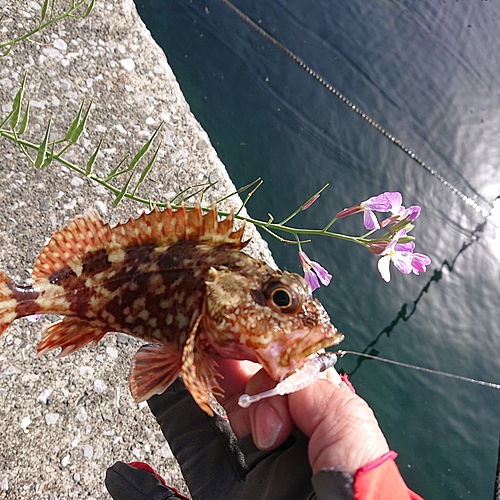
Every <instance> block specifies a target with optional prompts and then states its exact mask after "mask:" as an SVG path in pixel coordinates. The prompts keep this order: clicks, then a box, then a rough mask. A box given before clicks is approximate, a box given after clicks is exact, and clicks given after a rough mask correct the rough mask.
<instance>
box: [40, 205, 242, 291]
mask: <svg viewBox="0 0 500 500" xmlns="http://www.w3.org/2000/svg"><path fill="white" fill-rule="evenodd" d="M233 223H234V213H233V211H231V213H230V214H229V215H228V216H227V217H226V218H225V219H224V220H222V221H218V220H217V210H216V207H215V205H213V206H212V207H211V209H210V210H209V211H208V212H207V213H206V214H205V215H203V213H202V209H201V206H200V204H199V203H198V204H197V205H196V206H195V207H193V208H192V209H190V210H188V209H186V207H185V206H184V204H182V205H181V207H180V208H179V210H175V211H174V210H172V208H171V207H170V205H169V206H167V208H165V210H161V211H160V210H158V208H156V207H154V209H153V210H152V211H151V212H150V213H146V212H144V213H143V214H142V215H141V216H140V217H139V218H137V219H133V218H130V219H129V220H128V221H127V222H125V223H120V224H118V225H117V226H115V227H113V228H111V226H109V225H108V224H105V223H104V222H103V221H102V219H101V217H100V216H99V214H98V213H97V212H95V211H92V212H88V213H86V214H83V215H77V216H76V217H75V218H74V219H73V220H71V221H69V222H68V224H67V225H66V226H65V227H64V228H63V229H61V230H59V231H56V232H55V233H54V234H53V235H52V238H51V239H50V240H49V242H48V243H47V245H45V247H44V248H43V249H42V251H41V252H40V255H39V256H38V258H37V260H36V262H35V266H34V268H33V274H32V276H33V279H34V280H35V282H37V281H40V280H44V279H47V278H49V277H50V276H51V275H52V274H53V273H54V272H57V271H60V270H62V269H64V268H65V267H66V266H68V267H70V268H71V269H73V270H75V269H78V267H79V266H81V265H82V257H83V256H84V255H86V254H88V253H92V252H96V251H99V250H106V251H107V252H108V254H111V253H112V252H115V251H121V250H125V249H126V248H131V247H137V246H141V245H158V246H169V245H173V244H174V243H177V242H179V241H199V242H200V243H205V244H212V245H222V244H225V243H228V244H231V245H233V246H234V247H235V248H238V249H242V248H243V247H245V245H246V244H247V242H244V241H242V238H243V231H244V224H242V226H241V227H240V228H239V229H238V230H236V231H233Z"/></svg>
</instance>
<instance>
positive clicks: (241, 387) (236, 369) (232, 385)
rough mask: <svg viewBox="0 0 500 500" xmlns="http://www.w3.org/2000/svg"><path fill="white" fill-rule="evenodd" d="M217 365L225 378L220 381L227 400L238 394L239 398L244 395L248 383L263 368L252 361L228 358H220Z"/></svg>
mask: <svg viewBox="0 0 500 500" xmlns="http://www.w3.org/2000/svg"><path fill="white" fill-rule="evenodd" d="M217 365H218V366H217V369H218V370H219V372H220V374H221V375H222V377H223V378H222V379H219V383H220V385H221V387H222V388H223V389H224V395H225V396H226V397H227V398H231V397H232V396H234V395H236V394H237V395H238V397H239V396H240V395H241V394H243V392H244V391H245V387H246V385H247V383H248V381H249V380H250V379H251V378H252V376H253V375H254V374H255V373H257V372H258V371H259V370H260V368H261V366H260V365H259V364H258V363H253V362H252V361H247V360H238V359H227V358H218V359H217Z"/></svg>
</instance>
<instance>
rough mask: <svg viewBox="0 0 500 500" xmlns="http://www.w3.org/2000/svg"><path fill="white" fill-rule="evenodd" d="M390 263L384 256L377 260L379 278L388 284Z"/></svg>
mask: <svg viewBox="0 0 500 500" xmlns="http://www.w3.org/2000/svg"><path fill="white" fill-rule="evenodd" d="M390 263H391V258H390V257H389V255H384V256H383V257H381V258H380V259H379V260H378V264H377V267H378V272H379V273H380V276H382V279H383V280H384V281H386V282H387V283H389V281H391V271H390V269H389V264H390Z"/></svg>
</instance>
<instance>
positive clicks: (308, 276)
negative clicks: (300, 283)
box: [304, 268, 319, 292]
mask: <svg viewBox="0 0 500 500" xmlns="http://www.w3.org/2000/svg"><path fill="white" fill-rule="evenodd" d="M304 279H305V280H306V283H307V284H308V285H309V288H310V289H311V292H314V290H316V288H319V281H318V277H317V276H316V275H315V274H314V272H313V270H312V269H311V268H308V269H304Z"/></svg>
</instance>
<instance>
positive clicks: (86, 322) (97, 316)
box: [0, 203, 344, 415]
mask: <svg viewBox="0 0 500 500" xmlns="http://www.w3.org/2000/svg"><path fill="white" fill-rule="evenodd" d="M204 210H205V213H204ZM204 210H202V208H201V206H200V204H199V203H198V204H197V205H195V206H194V207H186V206H185V205H184V204H182V206H181V207H180V208H179V209H177V210H173V209H172V208H171V207H170V206H167V207H166V208H165V209H164V210H160V209H158V208H156V207H155V208H154V209H153V210H152V211H150V212H143V214H142V215H141V216H140V217H138V218H136V219H134V218H132V217H131V218H130V219H129V220H128V221H127V222H124V223H119V224H118V225H116V226H114V227H112V226H111V225H109V224H108V223H105V222H103V220H102V219H101V217H100V216H99V214H98V213H97V212H96V211H91V212H88V213H85V214H83V215H77V216H76V217H75V218H74V219H72V220H70V221H69V222H68V223H67V225H66V226H65V227H63V228H62V229H60V230H58V231H56V232H55V233H54V234H53V235H52V237H51V238H50V240H49V241H48V243H47V244H46V245H45V246H44V247H43V248H42V250H41V252H40V254H39V255H38V257H37V259H36V261H35V264H34V267H33V271H32V275H31V283H30V284H24V285H18V284H16V283H15V282H14V281H13V280H11V279H10V278H9V277H8V276H7V275H5V274H4V273H2V272H0V335H1V334H2V333H3V332H4V331H5V330H6V329H7V328H8V326H9V325H10V324H11V323H12V322H13V321H15V320H16V319H18V318H21V317H26V316H33V315H44V314H56V315H60V316H62V319H61V320H60V321H58V322H56V323H53V324H51V325H50V326H48V327H47V328H46V329H45V330H44V332H43V333H42V338H41V340H40V342H39V344H38V346H37V356H41V355H43V354H45V353H47V352H49V351H51V350H53V349H56V348H60V349H61V350H60V352H59V356H65V355H68V354H70V353H72V352H74V351H76V350H78V349H80V348H82V347H83V346H85V345H87V344H93V345H96V344H97V343H98V342H99V341H100V340H101V339H102V337H104V335H106V334H107V333H110V332H121V333H125V334H128V335H131V336H133V337H135V338H138V339H141V340H142V341H144V342H146V343H145V344H144V345H143V346H142V347H141V348H140V349H139V350H138V351H137V353H136V354H135V356H134V357H133V359H132V362H131V373H130V377H129V387H130V391H131V394H132V396H133V398H134V400H135V401H136V402H141V401H145V400H147V399H149V398H150V397H151V396H153V395H155V394H162V393H163V392H164V391H165V390H166V389H167V388H168V387H169V386H170V385H171V384H172V383H173V382H174V381H175V380H176V378H177V377H178V376H181V377H182V378H183V380H184V383H185V385H186V388H187V389H188V391H189V392H190V393H191V395H192V397H193V398H194V400H195V401H196V403H197V404H198V405H199V407H200V408H202V409H203V410H204V411H205V412H206V413H207V414H209V415H213V404H212V401H213V399H212V398H213V396H212V395H215V396H220V397H223V394H224V391H223V389H222V387H221V385H220V383H219V380H220V378H221V374H220V372H219V371H218V369H217V367H218V364H217V358H221V357H222V358H232V359H241V360H243V359H247V360H250V361H255V362H258V363H260V364H261V365H262V367H263V368H264V369H265V370H266V371H267V372H268V373H269V375H270V376H271V377H272V378H273V379H274V380H275V381H277V382H279V381H281V380H283V379H284V378H286V377H287V376H289V375H291V374H292V373H294V372H295V371H296V370H298V369H300V368H301V367H302V366H303V365H304V364H305V362H306V361H307V359H308V357H309V356H311V355H313V354H314V353H316V352H318V351H319V350H321V349H325V348H328V347H330V346H333V345H336V344H338V343H339V342H341V341H342V340H343V338H344V336H343V335H342V334H341V333H339V332H338V330H337V329H336V328H335V326H334V325H333V324H332V323H331V321H330V318H329V316H328V314H327V312H326V310H325V309H324V307H323V306H322V304H321V303H320V302H319V301H318V300H317V299H315V298H313V297H312V294H311V291H310V288H309V286H308V285H307V283H306V282H305V280H304V278H303V277H302V276H300V275H298V274H295V273H291V272H287V271H283V272H282V271H280V270H276V269H273V268H272V267H271V266H269V265H268V264H267V263H265V262H264V261H261V260H259V259H255V258H253V257H251V256H249V255H247V254H246V253H244V252H243V251H242V250H243V249H244V248H245V246H246V245H247V244H248V241H249V240H247V241H243V231H244V224H243V225H242V226H241V227H240V228H239V229H234V228H233V226H234V219H235V217H234V212H231V213H230V214H229V215H228V216H227V217H226V218H224V219H221V220H219V217H218V214H217V210H216V207H215V205H213V206H212V207H211V208H210V209H204Z"/></svg>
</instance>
